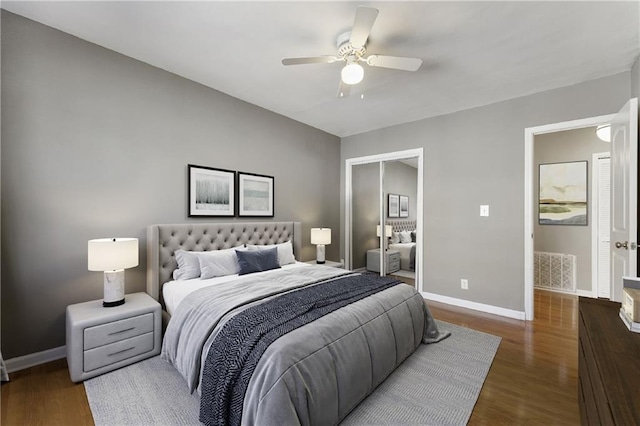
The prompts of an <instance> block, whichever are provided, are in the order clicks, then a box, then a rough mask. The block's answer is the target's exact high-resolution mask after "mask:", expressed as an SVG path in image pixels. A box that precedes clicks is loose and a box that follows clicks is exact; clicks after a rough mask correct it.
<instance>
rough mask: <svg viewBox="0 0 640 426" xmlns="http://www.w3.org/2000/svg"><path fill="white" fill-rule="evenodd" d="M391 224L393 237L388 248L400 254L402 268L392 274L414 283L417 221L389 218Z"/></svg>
mask: <svg viewBox="0 0 640 426" xmlns="http://www.w3.org/2000/svg"><path fill="white" fill-rule="evenodd" d="M386 224H387V225H390V226H391V230H392V233H391V238H389V242H388V244H387V249H388V250H392V251H397V252H398V253H399V254H400V269H399V270H397V271H395V272H392V273H391V274H390V275H393V276H396V277H397V278H398V279H399V280H401V281H404V282H406V283H408V284H411V285H413V284H414V281H415V277H416V269H415V265H416V221H415V220H391V219H387V221H386Z"/></svg>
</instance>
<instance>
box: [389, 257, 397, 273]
mask: <svg viewBox="0 0 640 426" xmlns="http://www.w3.org/2000/svg"><path fill="white" fill-rule="evenodd" d="M387 269H388V272H396V271H399V270H400V260H399V259H398V260H392V261H390V262H389V266H387Z"/></svg>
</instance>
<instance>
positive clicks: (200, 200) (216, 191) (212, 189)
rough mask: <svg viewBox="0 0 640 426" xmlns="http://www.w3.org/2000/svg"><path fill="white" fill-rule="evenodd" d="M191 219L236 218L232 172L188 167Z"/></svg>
mask: <svg viewBox="0 0 640 426" xmlns="http://www.w3.org/2000/svg"><path fill="white" fill-rule="evenodd" d="M188 174H189V176H188V182H189V183H188V192H189V217H213V216H235V198H234V197H235V176H236V172H235V171H232V170H224V169H215V168H213V167H205V166H196V165H193V164H189V165H188Z"/></svg>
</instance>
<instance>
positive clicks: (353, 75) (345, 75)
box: [340, 63, 364, 84]
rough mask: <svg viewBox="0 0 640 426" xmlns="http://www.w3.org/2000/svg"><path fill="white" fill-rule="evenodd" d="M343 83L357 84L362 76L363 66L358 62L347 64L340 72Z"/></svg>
mask: <svg viewBox="0 0 640 426" xmlns="http://www.w3.org/2000/svg"><path fill="white" fill-rule="evenodd" d="M340 76H341V77H342V81H343V82H344V83H345V84H358V83H360V82H361V81H362V79H363V78H364V68H362V66H361V65H360V64H353V63H351V64H347V65H345V67H344V68H342V71H341V72H340Z"/></svg>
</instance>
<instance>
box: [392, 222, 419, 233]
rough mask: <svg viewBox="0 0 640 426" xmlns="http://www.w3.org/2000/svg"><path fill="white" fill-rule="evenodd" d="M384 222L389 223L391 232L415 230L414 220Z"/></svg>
mask: <svg viewBox="0 0 640 426" xmlns="http://www.w3.org/2000/svg"><path fill="white" fill-rule="evenodd" d="M386 224H387V225H391V228H392V229H393V232H400V231H415V229H416V221H415V220H407V219H405V220H387V221H386Z"/></svg>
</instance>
